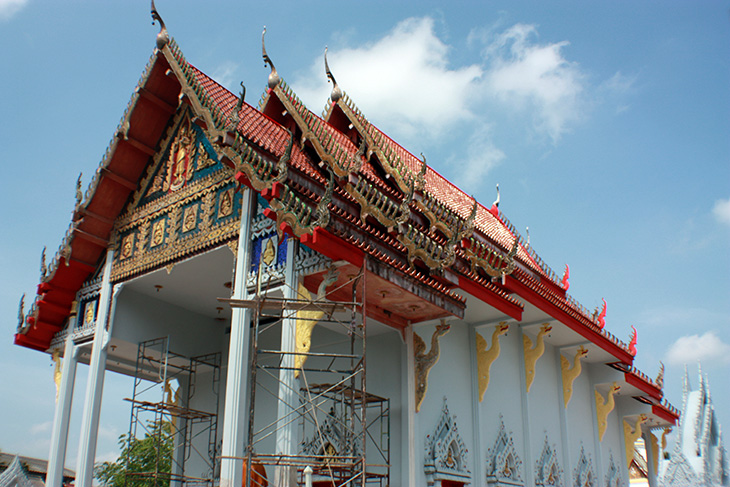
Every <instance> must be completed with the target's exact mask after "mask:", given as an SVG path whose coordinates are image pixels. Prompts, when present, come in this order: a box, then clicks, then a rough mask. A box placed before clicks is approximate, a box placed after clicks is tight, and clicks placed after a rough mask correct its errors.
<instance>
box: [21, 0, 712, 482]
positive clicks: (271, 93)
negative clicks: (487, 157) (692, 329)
mask: <svg viewBox="0 0 730 487" xmlns="http://www.w3.org/2000/svg"><path fill="white" fill-rule="evenodd" d="M152 14H153V18H154V19H155V20H156V21H157V22H158V23H159V24H160V26H161V30H160V32H159V34H158V36H157V42H156V48H155V49H154V51H153V53H152V55H151V58H150V60H149V63H148V64H147V66H146V67H145V68H144V71H143V74H142V76H141V79H140V80H139V83H138V85H137V86H136V87H135V88H134V91H133V94H132V97H131V100H130V102H129V104H128V106H127V108H126V110H125V112H124V114H123V115H122V119H121V121H120V123H119V125H118V127H117V128H116V129H115V131H114V132H113V137H112V140H111V142H110V145H109V148H108V150H107V151H106V153H105V154H104V155H103V157H102V160H101V163H100V164H99V167H98V170H97V171H96V173H95V175H94V176H93V178H92V180H91V182H90V184H89V187H88V189H87V190H86V192H83V191H82V188H81V182H80V179H79V184H78V185H77V197H76V205H75V208H74V211H73V216H72V221H71V223H70V226H69V228H68V231H67V233H66V235H65V236H64V237H63V239H62V242H61V245H60V248H59V250H58V252H57V253H56V254H55V256H54V257H53V258H52V259H51V260H50V261H49V262H46V261H45V258H44V259H43V262H42V265H41V278H40V283H39V284H38V288H37V296H35V299H34V300H33V301H32V302H29V303H25V302H24V301H22V300H21V305H20V310H19V324H18V329H17V332H16V334H15V343H16V344H17V345H20V346H23V347H28V348H31V349H35V350H38V351H40V352H44V353H47V354H50V355H51V357H52V358H53V360H54V361H55V363H56V374H55V377H56V380H57V384H58V401H57V406H56V411H55V416H54V418H53V430H52V437H51V449H50V455H49V465H48V477H47V482H46V485H47V486H48V487H59V486H61V485H62V482H63V467H64V464H65V459H66V451H67V449H68V448H69V445H67V438H68V433H69V416H70V412H71V407H72V404H71V402H72V401H71V399H72V397H73V391H74V382H75V378H76V375H77V366H78V364H88V381H87V389H86V394H85V399H84V401H83V404H74V405H73V406H74V407H81V408H83V412H84V414H83V422H82V424H81V425H80V437H81V440H80V444H79V445H78V463H77V465H76V466H75V471H76V483H75V485H76V486H78V487H87V486H90V485H92V482H93V467H94V463H95V450H96V441H97V434H98V430H99V411H100V406H101V403H102V400H103V399H104V398H103V384H104V378H105V375H106V374H107V373H112V372H113V373H120V374H126V375H128V376H130V377H133V378H134V385H133V388H132V389H133V390H131V391H129V397H128V400H129V405H130V410H131V415H130V416H131V420H130V425H129V434H130V435H131V436H134V437H143V436H145V435H155V434H162V433H160V432H161V431H162V428H161V427H160V425H161V424H165V425H167V426H169V428H170V431H171V435H172V442H173V448H172V453H171V454H170V455H169V458H167V457H166V458H164V459H158V460H159V461H158V462H157V465H164V464H167V465H169V467H168V468H162V467H159V468H158V467H155V468H154V469H152V470H147V471H140V470H139V469H135V468H134V465H129V466H128V467H129V468H128V469H127V471H126V476H127V478H128V479H129V482H130V484H133V485H142V484H144V485H158V482H160V481H164V482H165V483H166V482H168V481H169V483H170V485H174V486H183V485H210V486H213V485H215V486H218V485H220V486H223V487H233V486H235V487H239V486H263V485H271V486H286V487H291V486H305V485H307V486H320V487H324V486H355V485H357V486H378V487H385V486H418V487H421V486H435V487H456V486H465V485H473V486H585V487H588V486H595V487H597V486H612V487H615V486H627V485H629V469H630V466H631V463H632V461H633V458H634V444H635V443H636V442H637V440H639V439H643V441H644V444H646V445H649V447H647V448H646V451H647V457H648V458H647V466H646V470H647V476H648V482H649V485H651V486H657V485H659V484H658V480H657V473H658V465H659V462H658V459H659V455H658V451H659V450H658V445H659V441H660V438H661V436H662V435H663V434H664V432H665V431H667V430H668V429H669V428H671V427H673V426H675V425H676V424H677V421H678V418H679V411H678V410H677V409H676V408H675V407H673V406H672V405H671V404H669V403H668V402H667V401H666V400H665V399H664V398H663V391H662V385H663V369H662V370H661V371H660V372H659V375H658V376H657V378H656V379H652V378H650V377H649V376H648V375H647V374H645V373H643V372H641V371H639V370H637V369H636V368H635V367H634V366H633V365H632V364H633V362H634V358H635V356H636V353H637V348H640V344H638V343H637V335H636V330H633V333H632V332H630V327H629V325H628V324H627V325H626V326H625V328H626V330H627V333H626V337H627V338H628V340H627V342H624V341H622V340H620V339H618V338H617V337H615V336H613V335H612V334H610V333H609V332H608V331H607V330H606V329H605V328H604V325H605V316H606V307H605V304H604V306H603V307H602V309H596V310H595V311H589V310H588V309H586V308H585V307H583V306H582V305H580V304H579V303H578V302H576V301H575V300H574V299H573V298H572V297H571V296H570V295H569V294H568V288H569V273H568V269H567V268H566V271H565V272H564V273H563V274H562V275H560V276H559V275H557V274H556V273H555V272H554V271H553V270H551V269H550V267H548V265H547V264H546V263H545V262H543V260H542V259H541V258H540V257H539V256H538V254H537V253H536V252H535V250H534V249H533V248H532V246H531V245H530V244H529V242H527V241H526V239H524V238H523V237H522V236H521V235H520V233H519V232H518V231H517V230H516V229H515V228H514V226H513V225H512V224H511V223H510V221H509V220H508V218H507V216H506V215H504V214H503V213H502V212H501V211H500V209H499V198H498V197H497V200H496V201H495V202H494V203H493V204H490V205H488V206H485V205H482V204H481V203H479V202H477V201H475V200H474V199H473V198H472V197H470V196H468V195H467V194H466V193H464V192H462V191H461V190H460V189H459V188H457V187H456V186H454V185H453V184H451V183H450V182H449V181H447V180H446V179H444V178H443V177H442V176H441V175H439V174H438V173H437V172H436V171H435V170H433V169H432V168H431V167H430V166H429V165H428V164H427V162H426V160H425V158H423V157H421V158H417V157H415V156H413V155H412V154H411V153H410V152H409V151H408V150H406V149H405V148H404V147H402V146H401V145H399V144H398V143H397V142H396V141H394V140H392V139H391V138H390V137H388V135H386V134H385V133H383V132H382V131H381V130H379V129H378V128H377V127H376V126H375V125H373V123H371V122H370V121H369V120H368V119H367V118H366V115H365V114H364V113H362V112H361V111H360V110H359V109H358V107H357V105H356V102H355V100H353V99H351V98H350V97H348V95H346V94H345V92H344V91H343V88H344V87H340V86H339V85H338V84H337V82H336V80H335V75H336V66H332V68H334V69H330V67H329V66H328V65H327V59H326V57H325V59H324V65H325V68H324V69H323V76H325V75H326V76H327V77H328V78H329V80H330V81H331V83H332V92H331V96H330V98H329V99H328V100H323V102H326V103H325V109H324V112H323V113H322V114H321V115H318V114H316V113H314V112H312V111H310V109H309V108H307V107H306V106H304V104H303V103H302V102H301V101H300V100H299V98H298V97H297V95H296V94H295V93H294V91H293V90H292V88H291V87H290V86H289V85H287V83H286V82H285V81H284V79H283V77H282V73H280V72H278V71H277V70H276V68H275V67H274V62H275V60H276V54H275V53H273V52H272V53H267V51H266V48H265V47H264V43H263V36H262V54H263V59H264V61H265V64H266V65H267V67H268V68H269V69H270V72H269V74H268V87H267V89H266V90H265V91H264V93H263V95H262V97H261V99H260V102H259V103H258V106H257V107H254V106H252V105H251V104H249V103H248V102H247V101H246V100H245V99H244V98H245V91H244V92H243V93H241V94H240V95H236V94H234V93H232V92H230V91H228V90H227V89H225V88H224V87H222V86H221V85H220V84H218V83H217V82H216V81H214V80H213V79H211V78H209V77H208V76H207V75H205V74H204V73H202V72H201V71H200V70H198V69H196V68H195V66H194V65H193V64H191V63H190V62H189V61H188V60H187V59H186V58H185V56H184V54H183V51H182V50H181V48H180V47H179V46H178V44H177V43H176V42H175V41H174V40H173V39H172V38H171V37H170V35H169V34H168V32H167V29H166V28H165V24H164V23H163V21H162V18H161V16H160V14H159V13H158V12H157V10H156V9H155V8H154V4H153V6H152ZM270 35H271V34H270ZM325 56H326V53H325ZM254 61H256V62H258V60H252V61H251V64H252V65H253V64H254ZM263 81H264V80H263V78H262V84H263ZM490 184H491V183H490ZM84 370H87V369H84ZM684 402H685V403H686V405H687V406H688V407H689V406H692V405H693V407H695V409H696V410H697V411H698V413H697V414H698V416H694V417H696V418H698V419H697V420H696V421H695V420H694V419H692V420H690V422H686V421H683V422H682V428H681V429H680V431H679V434H680V435H681V436H682V438H683V439H684V438H690V437H691V440H689V443H688V444H690V445H697V447H698V448H700V447H701V448H703V449H704V448H710V449H712V448H715V449H714V450H711V451H710V450H708V452H707V454H706V455H705V456H704V457H703V458H706V459H707V461H708V462H709V463H705V464H702V465H707V466H702V467H700V466H699V464H697V463H696V462H695V457H692V458H689V455H688V453H687V452H688V450H687V448H683V449H681V450H679V451H678V452H676V453H675V454H674V456H673V460H672V461H674V458H675V457H676V458H677V460H678V461H679V460H680V459H681V458H686V459H685V460H683V461H684V463H682V464H681V465H679V464H677V465H678V466H672V465H675V464H674V463H673V464H670V466H669V467H667V470H666V473H665V476H664V478H665V479H667V478H668V477H667V475H672V474H671V472H674V471H681V472H689V471H690V467H691V470H692V471H693V472H694V473H693V475H699V476H700V478H704V479H716V478H717V470H716V469H715V466H716V465H717V463H716V460H715V459H716V458H717V455H718V453H717V452H718V451H720V450H719V449H718V448H719V446H718V445H717V443H716V441H717V438H718V437H719V432H718V431H717V430H716V429H715V427H714V423H713V422H712V410H711V408H710V409H707V408H706V407H705V405H706V404H708V403H709V391H708V390H707V388H706V385H705V384H704V382H701V385H700V390H699V391H693V392H689V390H688V387H687V388H686V391H685V397H684ZM167 426H166V427H167ZM72 447H73V446H72ZM692 448H694V447H692ZM159 454H160V453H159V452H158V455H159ZM681 455H685V457H681ZM713 462H715V463H713ZM708 469H709V470H708ZM692 478H696V477H692ZM713 481H714V480H713ZM145 482H147V483H145ZM698 485H699V484H698ZM708 485H709V484H708Z"/></svg>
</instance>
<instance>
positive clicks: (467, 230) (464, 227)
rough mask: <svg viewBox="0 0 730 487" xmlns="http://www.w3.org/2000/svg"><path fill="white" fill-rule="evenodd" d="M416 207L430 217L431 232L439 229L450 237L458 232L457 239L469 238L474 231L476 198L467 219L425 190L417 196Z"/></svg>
mask: <svg viewBox="0 0 730 487" xmlns="http://www.w3.org/2000/svg"><path fill="white" fill-rule="evenodd" d="M416 207H417V208H418V209H419V210H420V211H421V213H423V215H424V216H425V217H426V218H428V221H429V222H430V224H431V232H433V230H434V229H437V230H438V231H440V232H441V233H443V234H444V235H445V236H446V238H449V239H450V238H452V236H453V235H454V232H456V233H457V234H458V237H457V238H456V241H460V240H462V239H464V238H469V237H471V235H472V233H473V232H474V219H475V217H476V212H477V202H476V200H475V201H474V204H473V206H472V209H471V212H470V214H469V217H468V218H467V219H466V220H464V219H463V218H461V217H460V216H459V215H458V214H456V213H455V212H454V211H452V210H450V209H449V208H448V207H447V206H446V205H444V204H443V203H441V202H440V201H439V200H438V199H436V198H435V197H434V196H433V195H432V194H431V193H429V192H424V193H423V195H422V196H420V197H417V198H416Z"/></svg>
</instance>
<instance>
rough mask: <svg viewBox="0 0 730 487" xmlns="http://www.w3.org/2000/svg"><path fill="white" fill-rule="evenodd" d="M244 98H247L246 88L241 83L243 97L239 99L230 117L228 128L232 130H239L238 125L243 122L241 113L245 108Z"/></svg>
mask: <svg viewBox="0 0 730 487" xmlns="http://www.w3.org/2000/svg"><path fill="white" fill-rule="evenodd" d="M244 98H246V86H245V85H244V84H243V81H241V96H240V97H239V98H238V103H236V106H235V107H234V108H233V111H232V112H231V114H230V116H229V117H228V128H229V129H230V130H236V128H238V123H239V122H240V121H241V117H240V115H239V113H240V112H241V108H243V99H244Z"/></svg>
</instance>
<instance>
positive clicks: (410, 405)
mask: <svg viewBox="0 0 730 487" xmlns="http://www.w3.org/2000/svg"><path fill="white" fill-rule="evenodd" d="M404 338H405V342H406V343H405V344H406V353H405V358H404V359H405V363H404V367H403V370H404V371H405V380H404V381H403V383H404V384H405V387H404V390H403V411H402V425H403V445H402V450H401V452H402V453H401V455H402V457H401V458H403V460H404V464H403V469H402V471H401V472H402V479H401V485H404V486H409V487H415V486H416V485H417V484H416V453H419V454H421V455H422V452H416V363H415V359H414V354H415V350H414V348H413V325H408V326H407V327H406V328H405V330H404Z"/></svg>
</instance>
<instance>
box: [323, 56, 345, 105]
mask: <svg viewBox="0 0 730 487" xmlns="http://www.w3.org/2000/svg"><path fill="white" fill-rule="evenodd" d="M324 70H325V73H326V74H327V78H329V80H330V81H332V93H331V94H330V100H332V103H337V101H338V100H339V99H340V98H342V89H341V88H340V87H339V85H338V84H337V80H335V77H334V75H333V74H332V71H330V65H329V64H328V63H327V47H326V46H325V48H324Z"/></svg>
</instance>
